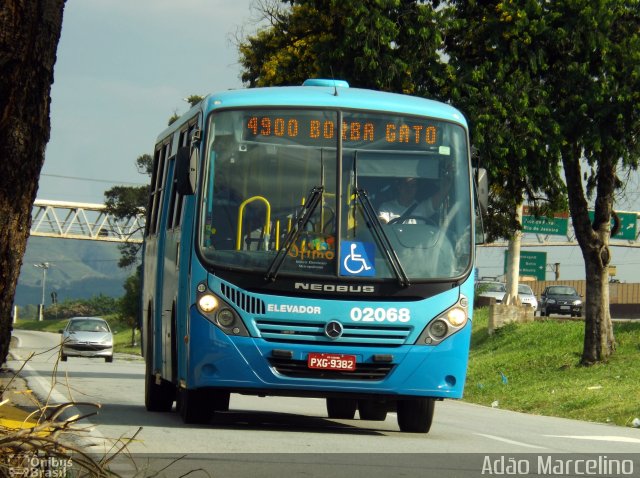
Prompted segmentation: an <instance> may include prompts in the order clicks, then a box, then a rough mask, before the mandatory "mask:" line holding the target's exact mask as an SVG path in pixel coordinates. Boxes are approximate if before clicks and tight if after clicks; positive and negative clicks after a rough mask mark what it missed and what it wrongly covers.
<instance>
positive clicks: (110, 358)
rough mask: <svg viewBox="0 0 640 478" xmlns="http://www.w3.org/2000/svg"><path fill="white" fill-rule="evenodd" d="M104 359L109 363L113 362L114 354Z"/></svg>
mask: <svg viewBox="0 0 640 478" xmlns="http://www.w3.org/2000/svg"><path fill="white" fill-rule="evenodd" d="M104 361H105V362H107V363H111V362H113V355H111V356H110V357H105V358H104Z"/></svg>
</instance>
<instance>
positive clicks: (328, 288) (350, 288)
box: [294, 282, 375, 293]
mask: <svg viewBox="0 0 640 478" xmlns="http://www.w3.org/2000/svg"><path fill="white" fill-rule="evenodd" d="M294 287H295V288H296V289H299V290H313V291H318V292H353V293H358V292H365V293H372V292H375V287H374V286H372V285H338V284H314V283H310V282H296V283H295V285H294Z"/></svg>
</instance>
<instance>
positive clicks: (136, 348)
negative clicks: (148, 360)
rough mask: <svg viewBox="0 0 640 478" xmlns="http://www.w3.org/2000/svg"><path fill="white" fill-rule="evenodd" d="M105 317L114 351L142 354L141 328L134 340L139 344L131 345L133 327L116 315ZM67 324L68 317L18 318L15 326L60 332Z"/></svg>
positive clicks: (17, 327) (16, 327)
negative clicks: (45, 318)
mask: <svg viewBox="0 0 640 478" xmlns="http://www.w3.org/2000/svg"><path fill="white" fill-rule="evenodd" d="M103 318H104V319H105V320H106V321H107V322H109V326H110V327H111V331H112V332H113V340H114V344H113V349H114V351H115V352H118V353H126V354H134V355H140V330H138V329H136V332H135V338H134V340H135V343H136V344H137V345H131V328H130V327H129V326H128V325H126V324H125V323H123V322H121V321H119V320H118V319H117V316H116V315H106V316H104V317H103ZM65 325H67V319H57V320H43V321H37V320H18V322H17V323H15V324H13V327H14V328H15V329H24V330H37V331H41V332H53V333H58V332H59V331H60V330H62V329H64V326H65Z"/></svg>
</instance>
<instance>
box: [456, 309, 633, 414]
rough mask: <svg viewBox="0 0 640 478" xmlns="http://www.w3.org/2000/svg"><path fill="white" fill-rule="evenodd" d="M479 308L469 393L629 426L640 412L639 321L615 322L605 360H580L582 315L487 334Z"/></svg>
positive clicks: (503, 404)
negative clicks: (610, 351)
mask: <svg viewBox="0 0 640 478" xmlns="http://www.w3.org/2000/svg"><path fill="white" fill-rule="evenodd" d="M487 322H488V309H486V308H484V309H479V310H476V311H475V315H474V323H473V334H472V338H471V354H470V358H469V371H468V374H467V382H466V388H465V396H464V399H465V400H466V401H468V402H473V403H478V404H481V405H487V406H491V404H492V403H494V402H496V401H497V402H498V406H499V407H500V408H504V409H508V410H516V411H520V412H525V413H532V414H538V415H550V416H558V417H566V418H574V419H578V420H587V421H593V422H604V423H614V424H616V425H622V426H629V425H630V423H631V421H632V420H633V419H634V418H635V417H639V416H640V408H639V407H638V400H637V398H638V397H640V367H638V363H640V322H638V323H633V322H626V323H616V324H614V334H615V338H616V343H617V349H616V352H615V353H614V355H613V356H612V357H611V358H610V360H609V361H608V362H607V363H602V364H597V365H594V366H591V367H584V366H581V365H580V363H579V362H580V355H581V353H582V345H583V340H584V322H581V321H569V320H536V321H535V322H530V323H523V324H510V325H508V326H506V327H504V328H502V329H500V330H499V331H498V332H497V333H496V334H495V335H493V336H489V334H488V333H487Z"/></svg>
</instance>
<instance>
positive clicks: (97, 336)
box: [60, 317, 113, 362]
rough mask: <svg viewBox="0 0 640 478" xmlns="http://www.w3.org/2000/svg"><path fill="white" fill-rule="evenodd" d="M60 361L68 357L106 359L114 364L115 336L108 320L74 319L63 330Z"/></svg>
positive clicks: (92, 318) (93, 318) (97, 318)
mask: <svg viewBox="0 0 640 478" xmlns="http://www.w3.org/2000/svg"><path fill="white" fill-rule="evenodd" d="M60 333H61V334H62V350H61V352H60V360H62V361H63V362H65V361H66V360H67V357H104V360H105V362H113V334H112V333H111V329H110V328H109V324H108V323H107V321H106V320H104V319H101V318H100V317H73V318H71V319H69V322H68V323H67V326H66V327H65V328H64V330H61V331H60Z"/></svg>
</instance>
